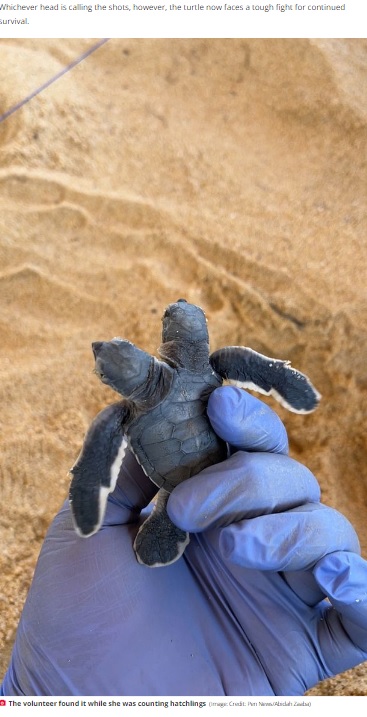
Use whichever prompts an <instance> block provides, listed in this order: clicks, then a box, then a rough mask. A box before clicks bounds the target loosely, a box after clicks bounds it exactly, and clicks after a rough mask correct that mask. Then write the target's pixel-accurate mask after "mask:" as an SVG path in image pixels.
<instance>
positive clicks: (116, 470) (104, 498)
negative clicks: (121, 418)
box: [89, 436, 127, 535]
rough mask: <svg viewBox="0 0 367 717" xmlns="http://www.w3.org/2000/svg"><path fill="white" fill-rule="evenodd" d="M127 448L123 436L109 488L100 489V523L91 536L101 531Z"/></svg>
mask: <svg viewBox="0 0 367 717" xmlns="http://www.w3.org/2000/svg"><path fill="white" fill-rule="evenodd" d="M126 448H127V440H126V438H125V436H123V437H122V441H121V445H120V448H119V449H118V451H117V456H116V458H115V460H114V461H113V463H112V465H111V468H110V485H109V486H105V485H101V487H100V489H99V501H98V523H97V525H96V526H95V528H94V530H93V533H90V534H89V535H94V533H97V531H98V530H99V528H100V527H101V525H102V521H103V518H104V514H105V512H106V505H107V498H108V496H109V494H110V493H112V491H113V490H115V486H116V483H117V479H118V477H119V473H120V468H121V465H122V461H123V460H124V457H125V453H126Z"/></svg>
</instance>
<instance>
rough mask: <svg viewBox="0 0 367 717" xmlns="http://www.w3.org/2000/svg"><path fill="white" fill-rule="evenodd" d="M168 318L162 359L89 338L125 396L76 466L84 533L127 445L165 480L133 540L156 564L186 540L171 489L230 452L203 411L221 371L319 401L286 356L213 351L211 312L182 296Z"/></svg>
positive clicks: (73, 489)
mask: <svg viewBox="0 0 367 717" xmlns="http://www.w3.org/2000/svg"><path fill="white" fill-rule="evenodd" d="M162 321H163V333H162V345H161V347H160V349H159V355H160V357H161V359H162V360H161V361H159V360H158V359H156V358H155V357H154V356H151V355H150V354H148V353H146V352H145V351H142V350H141V349H139V348H137V347H136V346H134V344H132V343H131V342H130V341H127V340H125V339H120V338H114V339H112V341H101V342H96V343H93V344H92V348H93V353H94V356H95V372H96V373H97V375H98V376H99V378H100V379H101V381H102V382H103V383H105V384H107V385H108V386H110V387H111V388H113V389H114V390H115V391H117V392H118V393H119V394H121V395H122V396H124V400H123V401H119V402H118V403H114V404H112V405H110V406H108V407H107V408H105V409H104V410H103V411H101V412H100V413H99V414H98V415H97V416H96V418H95V419H94V421H93V423H92V424H91V427H90V428H89V430H88V432H87V434H86V437H85V441H84V445H83V448H82V451H81V454H80V456H79V458H78V459H77V461H76V463H75V465H74V466H73V468H72V469H71V471H70V472H71V474H72V481H71V486H70V503H71V510H72V514H73V518H74V522H75V527H76V530H77V532H78V533H79V534H80V535H81V536H85V537H87V536H90V535H93V534H94V533H96V532H97V531H98V529H99V528H100V526H101V523H102V520H103V517H104V513H105V509H106V502H107V497H108V494H109V493H110V492H111V491H113V489H114V487H115V484H116V480H117V477H118V474H119V470H120V467H121V463H122V460H123V457H124V454H125V451H126V449H130V450H131V451H132V453H133V454H134V456H135V458H136V459H137V461H138V463H139V464H140V465H141V467H142V468H143V470H144V472H145V473H146V474H147V476H149V478H150V480H151V481H153V483H155V484H156V485H157V486H158V487H159V488H160V491H159V493H158V498H157V501H156V504H155V507H154V509H153V511H152V513H151V514H150V516H149V518H147V520H146V521H145V522H144V523H143V524H142V526H141V528H140V530H139V532H138V534H137V536H136V538H135V542H134V550H135V553H136V556H137V559H138V561H139V562H140V563H142V564H143V565H147V566H150V567H158V566H162V565H169V564H170V563H173V562H174V561H175V560H177V559H178V558H179V557H180V556H181V555H182V553H183V552H184V550H185V547H186V545H187V544H188V542H189V535H188V533H186V532H185V531H183V530H181V529H179V528H177V527H176V526H175V525H174V524H173V523H172V522H171V520H170V519H169V517H168V514H167V512H166V504H167V500H168V497H169V494H170V493H171V491H173V489H174V488H175V487H176V486H177V485H178V484H179V483H181V481H184V480H186V479H187V478H190V477H191V476H194V475H195V474H196V473H198V472H199V471H201V470H203V468H206V467H207V466H210V465H212V464H214V463H219V462H220V461H222V460H224V459H225V458H226V457H227V455H228V450H227V445H226V443H225V442H224V441H222V440H221V439H220V438H218V436H217V435H216V434H215V433H214V431H213V429H212V427H211V424H210V422H209V419H208V418H207V415H206V406H207V403H208V399H209V396H210V394H211V393H212V391H214V390H215V389H216V388H218V386H221V385H222V383H223V379H227V380H229V382H232V383H235V385H236V386H241V387H243V388H250V389H254V390H256V391H260V393H264V394H266V395H269V394H272V395H273V396H274V397H275V398H276V399H277V400H278V401H279V402H280V403H281V404H282V405H283V406H286V407H287V408H288V409H289V410H291V411H294V412H296V413H309V412H311V411H313V410H314V409H315V408H316V406H317V404H318V401H319V399H320V395H319V394H318V392H317V391H316V390H315V388H314V387H313V386H312V384H311V383H310V381H309V379H308V378H307V377H306V376H305V375H304V374H302V373H300V372H299V371H296V370H295V369H294V368H292V367H291V366H290V364H289V362H288V361H280V360H277V359H272V358H267V357H266V356H263V355H262V354H259V353H257V352H256V351H253V350H252V349H250V348H245V347H243V346H227V347H226V348H222V349H219V351H215V352H214V353H212V354H209V336H208V330H207V324H206V318H205V314H204V312H203V310H202V309H201V308H200V307H198V306H194V305H193V304H189V303H187V302H186V301H185V300H184V299H179V300H178V301H177V302H176V303H175V304H170V305H169V306H168V307H167V309H166V311H165V313H164V316H163V320H162Z"/></svg>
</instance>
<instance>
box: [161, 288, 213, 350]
mask: <svg viewBox="0 0 367 717" xmlns="http://www.w3.org/2000/svg"><path fill="white" fill-rule="evenodd" d="M162 323H163V335H162V339H163V343H166V342H168V341H175V340H177V339H181V340H186V341H195V342H197V341H206V342H208V341H209V336H208V329H207V325H206V318H205V314H204V311H203V310H202V309H201V308H200V306H195V304H189V303H188V302H187V301H185V299H178V301H176V303H175V304H170V305H169V306H167V308H166V310H165V312H164V314H163V318H162Z"/></svg>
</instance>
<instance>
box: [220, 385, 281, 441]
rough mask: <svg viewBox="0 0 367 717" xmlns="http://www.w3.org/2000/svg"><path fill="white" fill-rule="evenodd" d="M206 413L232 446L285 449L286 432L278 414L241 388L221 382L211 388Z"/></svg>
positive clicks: (222, 436)
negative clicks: (213, 388)
mask: <svg viewBox="0 0 367 717" xmlns="http://www.w3.org/2000/svg"><path fill="white" fill-rule="evenodd" d="M207 413H208V416H209V420H210V422H211V424H212V426H213V428H214V430H215V432H216V433H217V434H218V436H220V437H221V438H223V440H224V441H227V443H229V445H230V446H233V447H234V448H237V449H240V450H243V451H267V452H269V453H288V438H287V432H286V430H285V428H284V425H283V423H282V422H281V420H280V418H279V416H277V414H276V413H274V411H272V409H271V408H270V407H269V406H267V405H266V404H265V403H263V402H262V401H259V399H258V398H255V396H252V395H251V394H249V393H246V391H244V390H242V389H240V388H235V387H233V386H222V387H221V388H217V389H216V390H215V391H213V393H212V394H211V396H210V398H209V403H208V409H207Z"/></svg>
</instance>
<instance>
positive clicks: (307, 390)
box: [209, 346, 321, 413]
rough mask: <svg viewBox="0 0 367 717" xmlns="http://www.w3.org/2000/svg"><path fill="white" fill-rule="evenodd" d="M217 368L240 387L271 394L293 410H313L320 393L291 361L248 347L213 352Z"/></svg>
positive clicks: (228, 348)
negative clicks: (275, 357)
mask: <svg viewBox="0 0 367 717" xmlns="http://www.w3.org/2000/svg"><path fill="white" fill-rule="evenodd" d="M209 360H210V363H211V366H212V367H213V369H214V371H216V373H218V374H219V375H220V376H222V377H223V378H225V379H228V380H229V382H230V383H232V384H234V385H236V386H239V387H240V388H249V389H252V390H254V391H259V393H263V394H265V395H267V396H269V395H272V396H274V398H276V400H277V401H279V403H281V404H282V406H285V408H288V410H289V411H293V412H294V413H311V411H314V410H315V408H317V405H318V403H319V401H320V398H321V396H320V394H319V393H318V391H317V390H316V389H315V388H314V386H313V385H312V383H311V381H310V380H309V378H308V377H307V376H305V374H303V373H300V371H296V369H294V368H292V366H291V365H290V362H289V361H280V360H279V359H274V358H268V357H267V356H263V354H259V353H257V352H256V351H253V349H250V348H247V347H245V346H227V347H226V348H223V349H219V351H215V352H214V353H212V354H211V356H210V358H209Z"/></svg>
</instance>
